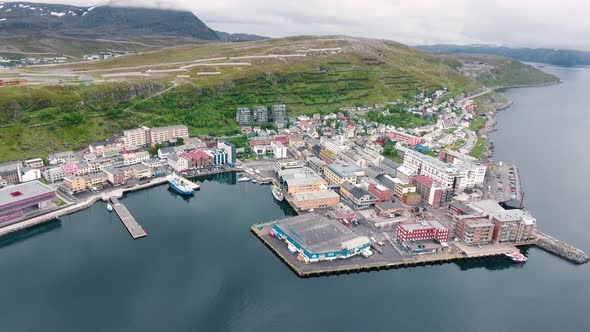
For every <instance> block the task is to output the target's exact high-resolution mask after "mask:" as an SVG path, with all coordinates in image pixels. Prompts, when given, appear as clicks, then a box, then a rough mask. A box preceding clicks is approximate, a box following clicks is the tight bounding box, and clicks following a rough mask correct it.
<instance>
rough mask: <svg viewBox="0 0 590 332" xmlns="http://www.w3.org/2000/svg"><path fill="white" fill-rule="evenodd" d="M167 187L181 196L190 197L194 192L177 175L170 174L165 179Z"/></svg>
mask: <svg viewBox="0 0 590 332" xmlns="http://www.w3.org/2000/svg"><path fill="white" fill-rule="evenodd" d="M166 180H168V185H169V186H170V188H172V190H174V191H176V192H177V193H179V194H181V195H187V196H188V195H192V194H193V192H194V190H193V188H191V187H190V186H189V185H188V184H187V183H186V182H184V181H183V180H182V179H181V178H180V177H178V175H176V174H171V175H168V176H167V177H166Z"/></svg>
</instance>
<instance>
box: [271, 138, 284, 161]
mask: <svg viewBox="0 0 590 332" xmlns="http://www.w3.org/2000/svg"><path fill="white" fill-rule="evenodd" d="M270 146H271V147H272V152H273V154H274V157H275V158H277V159H281V158H287V147H286V146H285V145H284V144H283V143H281V142H271V143H270Z"/></svg>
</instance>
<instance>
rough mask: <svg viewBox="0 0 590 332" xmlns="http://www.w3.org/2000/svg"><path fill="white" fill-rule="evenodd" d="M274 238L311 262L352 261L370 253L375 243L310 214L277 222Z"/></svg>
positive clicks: (322, 217) (337, 223)
mask: <svg viewBox="0 0 590 332" xmlns="http://www.w3.org/2000/svg"><path fill="white" fill-rule="evenodd" d="M273 232H274V236H276V237H277V238H279V239H282V240H285V241H286V242H287V243H288V244H287V245H288V246H289V250H290V251H291V252H293V253H296V252H297V253H299V254H301V255H302V256H303V258H304V260H305V261H307V262H318V261H324V260H334V259H339V258H348V257H352V256H355V255H357V254H359V253H361V252H362V251H363V250H365V249H368V248H369V246H370V245H371V241H370V240H369V238H367V237H366V236H360V235H358V234H356V233H355V232H353V231H352V230H351V229H350V228H348V227H346V226H344V225H343V224H342V223H340V222H338V221H336V220H332V219H329V218H327V217H324V216H321V215H318V214H315V213H308V214H303V215H299V216H295V217H290V218H286V219H282V220H279V221H277V222H276V223H275V224H274V225H273Z"/></svg>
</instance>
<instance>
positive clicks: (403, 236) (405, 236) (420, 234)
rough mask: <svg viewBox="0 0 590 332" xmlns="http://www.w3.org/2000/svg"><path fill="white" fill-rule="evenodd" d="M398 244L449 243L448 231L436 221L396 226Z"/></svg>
mask: <svg viewBox="0 0 590 332" xmlns="http://www.w3.org/2000/svg"><path fill="white" fill-rule="evenodd" d="M395 231H396V233H397V238H398V240H399V241H400V242H406V241H420V240H436V241H438V242H440V243H445V242H448V241H449V229H448V228H446V227H445V226H443V225H442V224H441V223H439V222H438V221H437V220H429V221H422V222H420V223H406V224H402V223H400V224H398V225H397V227H396V228H395Z"/></svg>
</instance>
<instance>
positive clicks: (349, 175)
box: [324, 161, 365, 185]
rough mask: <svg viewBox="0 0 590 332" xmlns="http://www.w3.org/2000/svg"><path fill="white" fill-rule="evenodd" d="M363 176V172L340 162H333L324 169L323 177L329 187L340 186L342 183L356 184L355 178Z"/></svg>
mask: <svg viewBox="0 0 590 332" xmlns="http://www.w3.org/2000/svg"><path fill="white" fill-rule="evenodd" d="M364 175H365V171H364V170H362V169H360V168H358V167H357V166H356V165H354V164H347V163H344V162H342V161H335V162H333V163H332V164H329V165H326V167H325V168H324V176H325V177H326V180H328V183H329V184H330V185H340V184H342V183H343V182H344V181H348V182H350V183H352V184H356V183H357V178H358V177H359V176H364Z"/></svg>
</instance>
